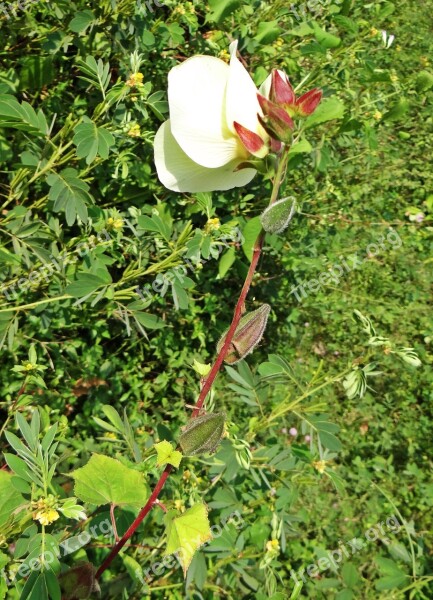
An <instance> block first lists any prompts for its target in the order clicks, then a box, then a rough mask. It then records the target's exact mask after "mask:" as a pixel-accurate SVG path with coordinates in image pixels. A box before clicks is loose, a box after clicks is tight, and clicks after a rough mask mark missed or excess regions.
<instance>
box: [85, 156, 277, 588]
mask: <svg viewBox="0 0 433 600" xmlns="http://www.w3.org/2000/svg"><path fill="white" fill-rule="evenodd" d="M287 162H288V149H285V150H284V153H283V154H282V155H281V157H280V160H279V162H278V166H277V170H276V173H275V178H274V182H273V187H272V193H271V198H270V201H269V206H270V205H272V204H274V202H276V200H277V198H278V193H279V191H280V187H281V184H282V182H283V180H284V176H285V171H286V167H287ZM264 239H265V231H263V230H261V231H260V233H259V235H258V236H257V239H256V241H255V244H254V249H253V256H252V260H251V264H250V267H249V269H248V273H247V276H246V278H245V281H244V285H243V286H242V290H241V293H240V295H239V298H238V301H237V303H236V307H235V310H234V314H233V320H232V323H231V325H230V329H229V331H228V333H227V336H226V339H225V342H224V345H223V347H222V348H221V350H220V352H219V354H218V356H217V358H216V360H215V362H214V364H213V366H212V369H211V370H210V372H209V375H208V376H207V378H206V380H205V382H204V385H203V387H202V389H201V391H200V394H199V397H198V399H197V402H196V405H195V409H194V411H193V413H192V416H191V418H192V419H193V418H194V417H196V416H197V415H198V414H199V413H200V410H201V408H202V406H203V403H204V401H205V399H206V396H207V395H208V393H209V391H210V389H211V387H212V385H213V383H214V381H215V379H216V376H217V375H218V372H219V370H220V368H221V366H222V363H223V361H224V358H225V356H226V354H227V352H228V350H229V347H230V344H231V341H232V339H233V336H234V334H235V331H236V329H237V327H238V325H239V321H240V320H241V317H242V314H243V308H244V303H245V300H246V297H247V295H248V292H249V290H250V287H251V282H252V280H253V277H254V273H255V272H256V268H257V264H258V262H259V259H260V256H261V252H262V248H263V242H264ZM172 469H173V467H172V466H171V465H167V466H166V467H165V469H164V471H163V473H162V475H161V477H160V479H159V481H158V483H157V484H156V486H155V489H154V490H153V492H152V494H151V496H150V498H149V500H148V501H147V502H146V504H145V506H144V507H143V508H142V509H141V511H140V512H139V513H138V516H137V517H136V519H135V520H134V522H133V523H132V524H131V526H130V527H129V529H128V530H127V531H126V533H125V534H124V535H123V537H122V538H121V539H120V540H119V541H118V542H117V543H116V544H115V546H114V547H113V548H112V550H111V552H110V553H109V554H108V556H107V557H106V558H105V560H104V561H103V563H102V565H101V566H100V567H99V569H98V570H97V571H96V575H95V577H96V579H99V578H100V577H101V575H102V573H103V572H104V571H105V570H106V569H107V568H108V567H109V566H110V564H111V563H112V561H113V560H114V559H115V558H116V556H117V555H118V554H119V552H120V550H121V549H122V548H123V546H124V545H125V544H126V542H127V541H128V540H129V539H130V538H131V536H132V535H133V534H134V532H135V531H136V529H137V528H138V527H139V525H140V524H141V522H142V521H143V519H144V518H145V517H146V515H147V514H148V513H149V512H150V510H151V508H152V507H153V505H154V504H155V502H156V500H157V499H158V496H159V494H160V492H161V490H162V488H163V487H164V485H165V482H166V481H167V479H168V477H169V476H170V473H171V471H172Z"/></svg>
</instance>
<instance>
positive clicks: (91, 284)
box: [65, 273, 110, 298]
mask: <svg viewBox="0 0 433 600" xmlns="http://www.w3.org/2000/svg"><path fill="white" fill-rule="evenodd" d="M108 283H110V282H108ZM103 285H107V281H106V280H104V279H102V277H98V276H97V275H94V274H93V273H78V275H77V280H76V281H73V282H72V283H70V284H69V285H68V286H66V288H65V294H69V295H70V296H73V297H74V298H83V297H84V296H87V295H88V294H92V293H93V292H96V290H97V289H99V288H100V287H101V286H103Z"/></svg>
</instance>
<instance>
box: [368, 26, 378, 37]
mask: <svg viewBox="0 0 433 600" xmlns="http://www.w3.org/2000/svg"><path fill="white" fill-rule="evenodd" d="M378 33H379V30H378V29H376V27H372V28H371V29H370V35H371V36H374V35H377V34H378Z"/></svg>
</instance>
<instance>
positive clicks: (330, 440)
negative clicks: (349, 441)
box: [319, 431, 343, 452]
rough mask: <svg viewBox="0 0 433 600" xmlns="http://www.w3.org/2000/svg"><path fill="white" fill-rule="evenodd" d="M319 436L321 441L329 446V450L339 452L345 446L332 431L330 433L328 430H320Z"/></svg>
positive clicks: (326, 446)
mask: <svg viewBox="0 0 433 600" xmlns="http://www.w3.org/2000/svg"><path fill="white" fill-rule="evenodd" d="M319 437H320V441H321V443H322V444H323V445H324V446H325V448H328V450H332V451H333V452H339V451H340V450H341V449H342V447H343V446H342V444H341V442H340V440H339V439H338V438H337V437H335V435H334V434H332V433H328V432H327V431H319Z"/></svg>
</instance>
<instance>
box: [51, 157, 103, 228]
mask: <svg viewBox="0 0 433 600" xmlns="http://www.w3.org/2000/svg"><path fill="white" fill-rule="evenodd" d="M47 183H48V185H49V186H51V190H50V192H49V194H48V198H49V199H50V200H52V201H53V202H54V207H53V210H54V212H64V213H65V216H66V222H67V224H68V225H73V224H74V223H75V221H76V219H77V217H80V219H81V220H82V221H83V223H85V224H86V223H87V216H88V215H87V206H86V205H87V204H91V203H92V197H91V196H90V194H89V193H88V191H89V186H88V185H87V183H86V182H84V181H82V180H81V179H80V178H79V177H77V171H76V170H75V169H71V168H68V169H64V170H63V171H61V172H60V173H59V174H57V173H52V174H51V175H49V176H48V177H47Z"/></svg>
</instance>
